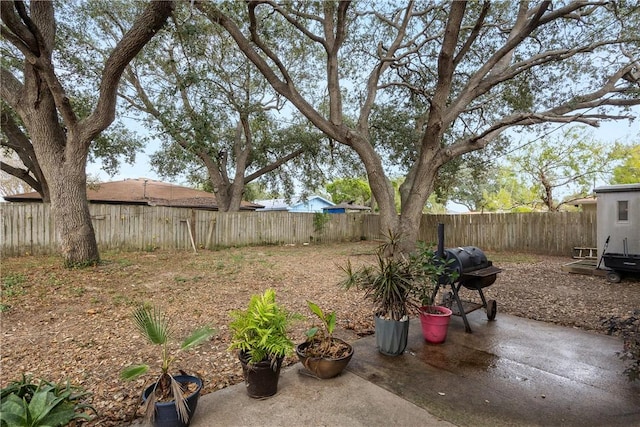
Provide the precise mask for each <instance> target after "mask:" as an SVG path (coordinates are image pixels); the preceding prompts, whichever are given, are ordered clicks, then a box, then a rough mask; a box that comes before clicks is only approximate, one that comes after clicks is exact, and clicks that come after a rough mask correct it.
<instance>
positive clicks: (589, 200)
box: [571, 196, 598, 206]
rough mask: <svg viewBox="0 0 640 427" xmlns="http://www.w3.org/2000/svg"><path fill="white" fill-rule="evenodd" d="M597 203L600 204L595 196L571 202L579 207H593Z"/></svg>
mask: <svg viewBox="0 0 640 427" xmlns="http://www.w3.org/2000/svg"><path fill="white" fill-rule="evenodd" d="M595 203H598V199H597V198H596V197H594V196H591V197H584V198H582V199H576V200H574V201H573V202H571V204H572V205H575V206H578V205H593V204H595Z"/></svg>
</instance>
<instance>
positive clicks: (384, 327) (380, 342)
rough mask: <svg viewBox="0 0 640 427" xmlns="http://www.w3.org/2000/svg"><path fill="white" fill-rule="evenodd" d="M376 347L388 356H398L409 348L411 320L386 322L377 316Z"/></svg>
mask: <svg viewBox="0 0 640 427" xmlns="http://www.w3.org/2000/svg"><path fill="white" fill-rule="evenodd" d="M375 324H376V345H377V346H378V351H380V353H382V354H385V355H387V356H398V355H400V354H402V353H404V350H405V348H407V339H408V336H409V320H408V319H407V320H406V321H404V322H399V321H397V320H385V319H382V318H380V317H378V316H375Z"/></svg>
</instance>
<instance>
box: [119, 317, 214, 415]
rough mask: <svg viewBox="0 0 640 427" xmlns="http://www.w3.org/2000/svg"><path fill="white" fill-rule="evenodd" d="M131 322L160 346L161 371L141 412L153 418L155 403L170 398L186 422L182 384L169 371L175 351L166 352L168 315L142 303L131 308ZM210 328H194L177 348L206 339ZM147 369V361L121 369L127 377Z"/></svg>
mask: <svg viewBox="0 0 640 427" xmlns="http://www.w3.org/2000/svg"><path fill="white" fill-rule="evenodd" d="M133 322H134V324H135V326H136V328H137V329H138V330H139V331H140V333H141V334H142V335H143V336H144V337H145V338H146V339H147V340H148V341H149V342H150V343H151V344H153V345H157V346H159V347H160V349H161V355H162V357H161V360H162V365H161V374H160V377H159V378H158V380H157V381H156V383H155V386H154V390H153V392H152V393H151V394H150V395H149V397H148V399H147V400H146V401H145V414H146V417H147V419H153V417H154V414H155V403H156V402H162V401H171V400H174V401H175V404H176V411H177V412H178V417H179V418H180V419H181V420H182V421H184V422H187V420H188V418H189V415H188V409H187V404H186V396H185V391H184V390H183V388H182V387H183V386H182V385H181V384H180V383H179V382H178V381H177V380H176V379H175V378H174V376H173V375H171V373H170V372H169V368H170V367H171V365H172V363H173V362H174V361H175V359H176V355H170V354H169V348H168V344H169V339H170V338H171V325H170V321H169V318H168V317H167V316H166V315H165V314H164V313H162V312H161V311H160V310H159V309H158V308H156V307H153V306H149V305H142V306H140V307H139V308H137V309H136V310H135V311H134V312H133ZM213 334H214V330H213V329H211V327H209V326H204V327H202V328H199V329H197V330H196V331H194V332H193V333H192V334H191V335H190V336H189V337H187V338H186V339H185V340H184V341H183V342H182V344H181V346H180V348H179V351H183V350H189V349H192V348H194V347H196V346H198V345H200V344H202V343H203V342H204V341H206V340H207V339H208V338H209V337H211V335H213ZM149 369H150V367H149V365H146V364H140V365H132V366H130V367H128V368H126V369H125V370H123V371H122V373H121V377H122V378H123V379H127V380H131V379H135V378H137V377H139V376H140V375H143V374H145V373H146V372H147V371H148V370H149Z"/></svg>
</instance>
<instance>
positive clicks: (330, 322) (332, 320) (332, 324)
mask: <svg viewBox="0 0 640 427" xmlns="http://www.w3.org/2000/svg"><path fill="white" fill-rule="evenodd" d="M335 328H336V312H335V311H332V312H331V314H329V316H327V330H328V332H329V335H331V334H333V330H334V329H335Z"/></svg>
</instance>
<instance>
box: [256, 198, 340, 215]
mask: <svg viewBox="0 0 640 427" xmlns="http://www.w3.org/2000/svg"><path fill="white" fill-rule="evenodd" d="M254 203H256V204H260V205H263V206H264V208H260V209H256V210H257V211H289V212H322V209H323V208H325V207H329V206H334V203H333V202H331V201H329V200H327V199H325V198H323V197H320V196H310V197H309V198H307V199H306V200H300V201H297V202H293V203H292V204H291V205H287V202H286V200H285V199H268V200H255V201H254Z"/></svg>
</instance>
